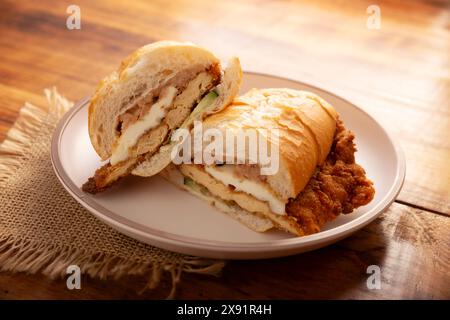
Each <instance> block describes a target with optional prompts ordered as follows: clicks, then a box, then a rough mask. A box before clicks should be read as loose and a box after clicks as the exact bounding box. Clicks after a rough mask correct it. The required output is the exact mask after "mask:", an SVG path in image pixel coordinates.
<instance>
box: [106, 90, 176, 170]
mask: <svg viewBox="0 0 450 320" xmlns="http://www.w3.org/2000/svg"><path fill="white" fill-rule="evenodd" d="M177 92H178V90H177V88H175V87H172V86H169V87H166V88H164V89H163V90H162V91H161V95H160V97H159V100H158V101H157V102H156V103H155V104H154V105H152V106H151V107H150V110H149V111H148V112H147V114H145V115H144V116H143V117H142V118H140V119H138V120H137V121H136V122H134V123H133V124H131V125H130V126H128V128H126V129H125V130H124V131H123V132H122V135H121V136H120V137H119V141H118V143H117V147H116V148H115V150H114V151H113V153H112V155H111V160H110V162H111V164H112V165H115V164H117V163H119V162H121V161H124V160H126V159H127V158H128V154H129V149H130V148H131V147H133V146H134V145H135V144H136V143H137V141H138V140H139V138H140V137H141V136H142V135H143V134H144V133H145V132H146V131H148V130H150V129H153V128H155V127H156V126H158V125H159V124H160V123H161V121H162V120H163V119H164V117H165V116H166V115H167V112H168V109H169V107H170V106H171V104H172V102H173V99H174V98H175V95H176V93H177Z"/></svg>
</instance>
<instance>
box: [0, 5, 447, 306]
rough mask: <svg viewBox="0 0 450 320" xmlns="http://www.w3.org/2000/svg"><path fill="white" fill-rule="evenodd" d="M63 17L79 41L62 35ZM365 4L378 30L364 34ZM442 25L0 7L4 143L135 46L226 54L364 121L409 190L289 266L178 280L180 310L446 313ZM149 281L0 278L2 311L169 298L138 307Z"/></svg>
mask: <svg viewBox="0 0 450 320" xmlns="http://www.w3.org/2000/svg"><path fill="white" fill-rule="evenodd" d="M72 3H76V4H77V5H78V6H79V7H80V9H81V30H68V29H67V28H66V18H67V17H68V14H67V13H66V9H67V7H68V6H69V5H70V4H72ZM371 4H377V5H378V6H379V8H380V10H381V28H380V29H376V28H375V29H373V28H372V26H373V24H370V23H369V27H370V28H369V27H368V26H367V19H368V18H369V16H370V14H368V13H367V11H366V10H367V8H368V6H369V5H371ZM369 11H370V10H369ZM372 17H374V16H372ZM449 21H450V8H449V2H448V1H447V0H442V1H432V2H427V1H425V0H424V1H394V0H391V1H372V0H369V1H363V0H359V1H314V2H313V3H312V1H311V2H307V1H274V0H272V1H262V0H261V1H258V0H252V1H211V0H201V1H193V0H187V1H175V0H172V1H133V2H131V1H87V0H77V1H75V2H74V1H73V0H63V1H50V0H45V1H1V2H0V56H1V59H0V101H1V107H0V141H1V140H3V139H4V137H5V135H6V132H7V131H8V129H9V128H10V127H11V126H12V124H13V123H14V121H15V119H16V117H17V115H18V110H19V108H20V107H21V106H22V104H23V103H24V101H29V102H31V103H36V104H38V103H43V98H42V90H43V89H44V88H46V87H50V86H57V87H58V89H59V90H60V92H62V93H63V94H65V95H66V96H67V97H68V98H70V99H72V100H76V99H78V98H81V97H84V96H86V95H89V94H91V93H92V92H93V90H94V87H95V85H96V83H97V82H98V81H99V80H100V79H101V78H102V77H103V76H105V75H106V74H108V73H110V72H111V71H112V70H113V69H114V68H115V67H116V66H117V64H118V63H119V61H121V59H122V58H123V57H124V56H126V55H127V54H128V53H130V52H131V51H133V50H134V49H135V48H137V47H140V46H141V45H143V44H146V43H149V42H152V41H156V40H162V39H175V40H189V41H193V42H196V43H198V44H200V45H203V46H206V47H208V48H210V49H211V50H212V51H214V52H216V53H217V54H218V55H219V56H220V57H222V58H227V57H229V56H231V55H232V54H236V55H238V56H240V58H241V62H242V64H243V66H244V68H245V69H246V70H253V71H263V72H266V73H273V74H276V75H280V76H286V77H289V78H293V79H298V80H301V81H304V82H308V83H311V84H313V85H317V86H320V87H323V88H325V89H328V90H330V91H332V92H334V93H336V94H338V95H341V96H343V97H345V98H347V99H349V100H351V101H353V102H354V103H356V104H357V105H359V106H361V107H362V108H364V109H365V110H367V111H368V112H369V113H370V114H371V115H373V116H374V117H375V118H376V119H377V120H379V121H380V122H381V123H382V124H383V125H384V126H385V127H386V128H387V129H388V130H389V131H390V132H391V133H392V134H393V135H395V136H396V137H397V138H399V140H400V141H401V144H402V147H403V149H404V151H405V154H406V159H407V176H406V181H405V185H404V187H403V190H402V191H401V193H400V195H399V197H398V199H397V200H396V201H395V203H394V204H393V205H392V206H391V207H390V209H389V210H388V211H387V212H386V213H384V214H383V215H382V216H381V217H380V218H379V219H377V220H376V221H375V222H373V223H372V224H370V225H369V226H368V227H366V228H364V229H363V230H361V231H360V232H358V233H356V234H355V235H353V236H351V237H350V238H348V239H346V240H344V241H341V242H339V243H337V244H335V245H332V246H329V247H327V248H324V249H321V250H317V251H314V252H310V253H306V254H302V255H298V256H294V257H289V258H283V259H275V260H266V261H251V262H231V263H229V264H228V265H227V266H226V268H225V270H224V272H223V275H222V277H220V278H214V277H209V276H199V275H184V276H183V277H182V283H181V285H180V286H179V291H178V297H179V298H261V299H265V298H300V299H314V298H326V299H328V298H331V299H348V298H350V299H366V298H375V299H395V298H420V299H421V298H436V299H439V298H447V299H448V298H450V200H449V199H450V139H449V138H450V102H449V101H450V89H449V88H450V86H449V85H450V78H449V70H450V65H449V64H450V56H449V52H450V36H449V34H450V32H449ZM369 22H370V21H369ZM374 139H376V137H374ZM380 160H381V161H382V155H380ZM372 264H374V265H379V266H380V267H381V276H382V287H381V289H380V290H369V289H368V288H367V286H366V281H367V278H368V276H369V275H368V274H367V273H366V268H367V266H369V265H372ZM146 280H147V279H145V278H144V277H132V278H127V279H123V280H120V281H112V280H111V281H107V282H106V281H100V280H94V279H87V280H85V282H84V283H83V289H82V290H79V291H76V290H75V291H69V290H67V289H66V287H65V282H64V281H58V280H57V281H51V280H48V279H47V278H45V277H43V276H41V275H25V274H10V273H0V298H7V299H10V298H62V299H66V298H69V299H71V298H99V299H103V298H160V297H165V296H166V294H167V290H168V289H169V282H168V281H165V282H164V284H163V285H162V286H161V287H160V288H159V289H157V290H155V291H147V292H145V293H144V294H142V295H139V294H138V293H137V292H138V291H140V289H141V288H142V287H143V286H144V284H145V282H146Z"/></svg>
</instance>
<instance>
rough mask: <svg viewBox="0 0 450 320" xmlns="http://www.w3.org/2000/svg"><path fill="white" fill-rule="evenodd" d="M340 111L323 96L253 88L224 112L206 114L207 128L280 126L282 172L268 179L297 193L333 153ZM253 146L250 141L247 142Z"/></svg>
mask: <svg viewBox="0 0 450 320" xmlns="http://www.w3.org/2000/svg"><path fill="white" fill-rule="evenodd" d="M336 119H337V113H336V111H335V110H334V108H333V107H332V106H331V105H330V104H328V103H327V102H326V101H324V100H323V99H321V98H320V97H318V96H317V95H315V94H313V93H311V92H306V91H298V90H292V89H284V88H276V89H252V90H250V91H249V92H247V93H246V94H244V95H243V96H241V97H238V98H237V99H235V100H234V101H233V103H232V104H231V105H229V106H228V107H227V108H225V109H224V110H222V111H221V112H219V113H216V114H214V115H211V116H210V117H208V118H206V119H205V121H204V123H203V127H204V129H207V128H217V129H219V130H221V129H232V130H236V129H256V131H257V132H259V131H260V129H269V130H270V129H278V132H279V138H278V142H277V141H276V139H273V135H269V136H267V137H266V139H267V140H268V142H270V144H272V145H275V144H277V145H278V148H279V170H278V172H277V173H276V174H275V175H269V176H267V182H268V183H269V185H270V186H271V187H272V189H273V190H274V191H275V192H277V193H278V194H279V195H280V196H281V197H282V198H285V199H287V198H293V197H296V196H297V195H298V194H299V193H300V192H301V191H302V190H303V188H304V187H305V186H306V184H307V183H308V181H309V179H310V178H311V176H312V175H313V173H314V171H315V169H316V167H317V166H318V165H320V164H322V163H323V162H324V160H325V158H326V157H327V155H328V153H329V152H330V148H331V145H332V142H333V137H334V132H335V129H336ZM246 148H247V149H248V144H246Z"/></svg>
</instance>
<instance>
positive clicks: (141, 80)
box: [83, 41, 242, 193]
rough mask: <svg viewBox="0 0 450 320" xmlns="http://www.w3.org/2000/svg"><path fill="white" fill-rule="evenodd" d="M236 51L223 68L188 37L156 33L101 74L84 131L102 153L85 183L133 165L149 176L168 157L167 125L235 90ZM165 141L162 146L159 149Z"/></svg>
mask: <svg viewBox="0 0 450 320" xmlns="http://www.w3.org/2000/svg"><path fill="white" fill-rule="evenodd" d="M241 78H242V70H241V67H240V63H239V60H238V58H235V57H234V58H232V59H230V61H229V63H228V66H227V68H226V69H225V70H222V67H221V64H220V61H219V59H218V58H217V57H216V56H215V55H214V54H213V53H211V52H210V51H208V50H206V49H204V48H201V47H198V46H196V45H194V44H192V43H180V42H175V41H160V42H155V43H152V44H149V45H146V46H144V47H142V48H139V49H138V50H136V51H135V52H134V53H133V54H131V55H130V56H129V57H128V58H126V59H125V60H124V61H122V63H121V65H120V67H119V68H118V69H117V70H116V71H114V72H113V73H112V74H111V75H109V76H108V77H106V78H105V79H103V80H102V81H101V82H100V84H99V85H98V87H97V90H96V92H95V94H94V96H93V98H92V100H91V103H90V106H89V136H90V139H91V143H92V145H93V147H94V149H95V151H96V152H97V154H98V155H99V156H100V158H101V159H102V160H108V159H109V162H108V164H106V165H105V166H103V167H102V168H100V169H98V170H97V171H96V173H95V175H94V176H93V177H92V178H90V179H89V181H88V182H87V183H85V184H84V186H83V190H85V191H87V192H91V193H96V192H99V191H103V190H105V189H106V188H108V187H109V186H110V185H112V184H113V183H114V182H115V181H117V180H119V179H120V178H122V177H124V176H127V175H129V174H131V173H133V174H136V175H146V176H150V175H153V174H156V173H158V172H159V170H153V171H152V172H150V171H149V170H143V169H142V168H146V167H147V165H146V163H149V162H150V163H152V164H155V165H152V166H151V167H152V168H156V167H159V168H160V170H161V169H163V168H164V166H165V165H167V164H168V163H169V162H170V159H168V157H169V156H170V155H169V153H168V152H163V151H164V148H163V147H164V146H166V145H168V143H169V141H170V137H171V135H172V133H173V132H174V131H175V130H176V129H177V128H180V127H189V126H190V125H191V123H193V122H194V121H195V120H202V119H203V118H204V117H205V116H206V115H208V114H212V113H215V112H217V111H220V110H221V109H222V108H224V107H225V106H226V105H227V104H229V103H230V102H231V100H232V99H233V98H234V97H235V95H236V94H237V92H238V91H239V86H240V82H241ZM161 148H163V149H161Z"/></svg>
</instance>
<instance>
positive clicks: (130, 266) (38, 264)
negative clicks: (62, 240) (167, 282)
mask: <svg viewBox="0 0 450 320" xmlns="http://www.w3.org/2000/svg"><path fill="white" fill-rule="evenodd" d="M44 93H45V96H46V98H47V101H48V105H47V106H35V105H32V104H30V103H25V105H24V106H23V107H22V108H21V110H20V113H19V117H18V119H17V120H16V122H15V124H14V126H13V127H12V128H11V129H10V130H9V132H8V134H7V136H6V139H5V140H4V141H3V143H2V144H1V145H0V182H2V181H5V180H6V179H8V177H9V176H10V175H11V174H13V173H14V169H15V168H17V167H18V166H20V164H21V163H22V161H26V160H27V159H26V152H25V151H26V150H27V148H28V147H29V146H30V144H31V143H32V142H33V137H34V136H35V135H36V133H37V132H38V131H39V130H40V129H41V128H42V126H44V125H48V124H49V121H53V122H56V120H57V119H59V118H61V117H62V115H64V113H65V112H66V111H67V110H69V109H70V107H71V106H72V105H73V103H72V102H70V101H68V100H67V99H65V98H64V97H63V96H61V95H60V94H59V93H58V92H57V90H56V88H52V89H45V90H44ZM71 261H77V262H78V263H79V265H80V268H81V271H82V272H83V273H85V274H88V275H89V276H91V277H93V278H99V279H106V278H110V277H111V278H113V279H118V278H120V277H122V276H124V275H146V274H147V275H148V276H149V280H148V283H147V285H146V287H145V288H143V290H142V291H144V290H145V289H154V288H156V287H157V286H158V284H159V283H160V280H161V277H162V275H163V274H164V273H166V272H168V273H169V274H170V276H171V279H172V288H171V291H170V293H169V295H168V298H169V299H170V298H174V296H175V292H176V288H177V284H178V283H179V281H180V276H181V274H182V273H183V272H189V273H199V274H208V275H215V276H218V275H219V274H220V272H221V271H222V268H223V267H224V265H225V263H224V262H223V261H217V260H208V259H202V258H196V257H189V256H186V257H184V258H183V259H181V261H180V262H177V263H162V262H155V261H136V260H131V259H126V258H122V257H117V256H114V255H111V254H105V253H102V252H98V253H95V254H93V253H92V252H87V251H85V250H83V249H79V248H69V247H61V246H57V245H54V244H46V243H39V242H37V241H26V240H23V239H20V238H15V237H14V235H1V234H0V270H1V271H11V272H26V273H31V274H34V273H38V272H40V273H43V274H44V275H46V276H49V277H50V278H56V277H63V276H65V275H66V268H67V266H68V265H70V262H71ZM142 291H141V292H142Z"/></svg>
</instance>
